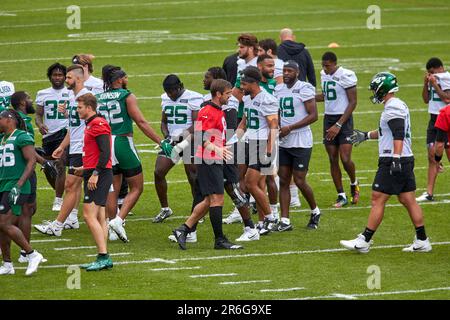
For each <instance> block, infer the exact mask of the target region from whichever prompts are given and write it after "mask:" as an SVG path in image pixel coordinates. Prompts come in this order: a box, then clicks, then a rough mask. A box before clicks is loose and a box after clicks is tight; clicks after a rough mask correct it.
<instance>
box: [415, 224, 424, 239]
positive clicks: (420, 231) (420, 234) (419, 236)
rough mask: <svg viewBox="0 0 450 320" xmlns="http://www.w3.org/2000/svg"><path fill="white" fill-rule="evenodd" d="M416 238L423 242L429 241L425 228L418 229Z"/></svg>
mask: <svg viewBox="0 0 450 320" xmlns="http://www.w3.org/2000/svg"><path fill="white" fill-rule="evenodd" d="M416 236H417V239H419V240H422V241H424V240H427V235H426V233H425V226H421V227H417V228H416Z"/></svg>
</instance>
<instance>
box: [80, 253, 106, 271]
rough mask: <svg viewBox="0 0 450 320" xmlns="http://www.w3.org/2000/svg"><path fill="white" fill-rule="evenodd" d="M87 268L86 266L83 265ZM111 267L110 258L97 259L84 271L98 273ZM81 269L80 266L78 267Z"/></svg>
mask: <svg viewBox="0 0 450 320" xmlns="http://www.w3.org/2000/svg"><path fill="white" fill-rule="evenodd" d="M83 266H87V265H83ZM112 267H113V262H112V260H111V258H110V256H109V255H108V256H106V257H102V258H101V257H97V260H96V261H94V262H93V263H91V264H89V265H88V266H87V267H86V268H85V269H86V271H100V270H107V269H111V268H112ZM80 268H81V266H80Z"/></svg>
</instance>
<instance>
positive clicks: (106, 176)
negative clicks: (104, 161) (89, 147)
mask: <svg viewBox="0 0 450 320" xmlns="http://www.w3.org/2000/svg"><path fill="white" fill-rule="evenodd" d="M93 171H94V169H89V170H84V173H83V178H84V201H83V202H84V203H91V202H92V201H94V203H95V204H96V205H97V206H102V207H104V206H105V205H106V199H107V198H108V193H109V191H110V189H111V185H112V181H113V173H112V170H111V169H103V170H101V171H100V172H99V175H98V182H97V189H95V190H89V189H88V181H89V178H90V177H91V175H92V172H93Z"/></svg>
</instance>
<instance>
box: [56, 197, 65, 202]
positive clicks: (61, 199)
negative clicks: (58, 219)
mask: <svg viewBox="0 0 450 320" xmlns="http://www.w3.org/2000/svg"><path fill="white" fill-rule="evenodd" d="M57 201H58V202H62V201H63V198H58V197H55V201H54V202H57Z"/></svg>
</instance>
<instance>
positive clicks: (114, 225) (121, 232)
mask: <svg viewBox="0 0 450 320" xmlns="http://www.w3.org/2000/svg"><path fill="white" fill-rule="evenodd" d="M109 227H110V228H111V229H112V230H113V231H114V232H115V233H116V234H117V236H118V237H119V239H120V240H122V241H123V242H125V243H127V242H128V237H127V233H126V232H125V228H124V227H123V222H120V221H119V219H118V217H116V218H114V219H112V220H110V221H109Z"/></svg>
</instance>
